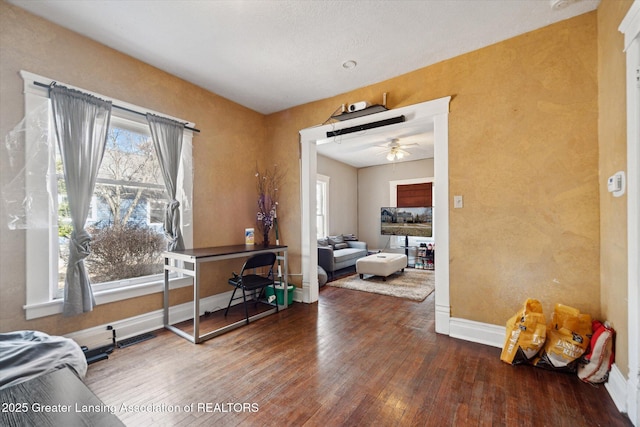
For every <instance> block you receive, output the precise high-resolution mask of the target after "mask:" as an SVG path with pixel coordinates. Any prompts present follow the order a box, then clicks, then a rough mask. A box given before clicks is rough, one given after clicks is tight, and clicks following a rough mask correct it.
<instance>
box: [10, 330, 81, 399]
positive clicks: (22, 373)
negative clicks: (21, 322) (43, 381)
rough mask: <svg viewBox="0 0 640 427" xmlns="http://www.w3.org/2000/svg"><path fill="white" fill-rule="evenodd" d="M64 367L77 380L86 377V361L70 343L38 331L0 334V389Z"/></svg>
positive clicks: (78, 348) (76, 345) (65, 339)
mask: <svg viewBox="0 0 640 427" xmlns="http://www.w3.org/2000/svg"><path fill="white" fill-rule="evenodd" d="M64 367H69V368H71V369H72V370H73V371H74V372H75V373H76V374H77V375H78V377H80V379H83V378H84V376H85V375H86V373H87V359H86V357H85V355H84V352H83V351H82V349H81V348H80V346H79V345H78V344H77V343H76V342H75V341H73V340H72V339H69V338H65V337H60V336H52V335H48V334H45V333H44V332H39V331H16V332H7V333H3V334H0V389H2V388H5V387H9V386H12V385H15V384H18V383H21V382H24V381H27V380H30V379H32V378H35V377H37V376H40V375H43V374H46V373H48V372H51V371H55V370H57V369H61V368H64Z"/></svg>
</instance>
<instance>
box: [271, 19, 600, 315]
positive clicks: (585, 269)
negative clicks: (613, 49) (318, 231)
mask: <svg viewBox="0 0 640 427" xmlns="http://www.w3.org/2000/svg"><path fill="white" fill-rule="evenodd" d="M596 37H597V31H596V13H595V12H592V13H588V14H585V15H582V16H579V17H576V18H573V19H570V20H567V21H563V22H560V23H557V24H555V25H551V26H548V27H545V28H542V29H540V30H537V31H534V32H531V33H527V34H524V35H522V36H519V37H516V38H513V39H510V40H507V41H504V42H501V43H498V44H496V45H493V46H489V47H487V48H484V49H480V50H477V51H475V52H472V53H469V54H465V55H462V56H459V57H456V58H453V59H451V60H448V61H444V62H441V63H438V64H435V65H433V66H430V67H426V68H423V69H420V70H416V71H414V72H411V73H409V74H406V75H402V76H399V77H396V78H393V79H391V80H388V81H385V82H381V83H378V84H375V85H371V86H367V87H364V88H361V89H358V90H355V91H353V92H349V93H347V94H343V95H339V96H336V97H333V98H329V99H325V100H321V101H318V102H313V103H309V104H305V105H302V106H298V107H295V108H292V109H289V110H286V111H283V112H279V113H276V114H272V115H270V116H268V118H267V126H268V133H267V139H268V140H269V141H270V142H271V143H273V144H274V146H275V147H276V150H278V151H279V152H295V153H296V154H297V153H298V150H299V148H298V145H299V142H298V134H297V132H298V130H300V129H304V128H307V127H310V126H314V125H317V124H320V123H323V122H324V121H325V120H326V119H327V117H328V116H329V115H330V114H331V112H332V111H334V110H335V109H336V107H337V106H339V105H340V104H343V103H349V102H354V101H356V100H357V101H360V100H365V101H370V102H373V103H377V102H380V99H381V97H382V93H383V92H388V93H389V97H388V106H389V107H391V108H396V107H402V106H406V105H411V104H415V103H419V102H424V101H428V100H432V99H436V98H440V97H443V96H448V95H451V96H453V99H452V101H451V108H450V111H451V114H450V116H449V155H450V164H449V168H450V189H449V190H450V194H451V195H453V194H462V195H463V196H464V197H465V207H464V208H463V209H456V210H455V211H454V210H452V211H451V214H450V226H451V229H450V240H451V252H450V255H451V259H450V266H451V281H450V285H451V287H450V288H451V314H452V316H454V317H460V318H465V319H469V320H475V321H479V322H486V323H491V324H498V325H503V324H504V323H505V322H506V320H507V319H508V318H509V317H510V316H512V315H513V313H514V312H515V311H516V310H517V309H518V308H519V306H520V305H521V304H522V302H523V301H524V300H525V299H526V298H527V297H533V298H538V299H540V300H541V301H542V302H543V304H544V306H545V309H546V311H547V313H548V314H549V315H550V314H551V309H552V307H553V304H555V303H558V302H561V303H564V304H568V305H573V306H575V307H577V308H579V309H580V310H582V311H583V312H586V313H590V314H591V315H593V316H595V317H599V316H600V314H601V311H600V260H599V247H600V242H599V221H600V219H599V214H598V209H599V195H598V142H597V117H598V112H597V107H598V103H597V95H598V92H597V41H596ZM354 71H355V72H356V73H357V69H356V70H354ZM295 161H296V162H297V157H296V159H295ZM296 164H297V163H296ZM296 179H297V181H296V182H295V185H296V186H297V185H299V179H298V178H296ZM435 179H436V180H437V179H438V177H435ZM292 206H295V209H296V211H295V212H291V214H292V216H294V217H296V218H299V216H300V211H299V209H300V208H299V202H298V201H297V200H296V201H295V203H292ZM298 230H299V227H297V228H296V236H295V239H294V240H296V241H299V240H300V236H299V231H298Z"/></svg>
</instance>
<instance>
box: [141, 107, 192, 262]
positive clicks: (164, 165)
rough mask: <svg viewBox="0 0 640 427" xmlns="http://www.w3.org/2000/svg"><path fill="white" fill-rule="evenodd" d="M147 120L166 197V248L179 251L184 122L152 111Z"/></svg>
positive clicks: (180, 245) (181, 244) (180, 246)
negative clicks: (178, 191)
mask: <svg viewBox="0 0 640 427" xmlns="http://www.w3.org/2000/svg"><path fill="white" fill-rule="evenodd" d="M147 121H148V122H149V128H150V129H151V138H152V139H153V146H154V147H155V150H156V155H157V156H158V162H159V163H160V170H161V171H162V177H163V178H164V186H165V188H166V189H167V196H168V198H169V203H167V207H166V210H165V214H164V233H165V236H166V237H167V239H168V240H169V243H168V244H167V249H168V250H170V251H174V250H182V249H184V241H183V239H182V231H181V230H180V202H178V201H177V200H176V190H177V187H178V168H179V166H180V155H181V153H182V135H183V133H184V125H183V124H182V123H178V122H176V121H174V120H171V119H167V118H165V117H158V116H154V115H153V114H147Z"/></svg>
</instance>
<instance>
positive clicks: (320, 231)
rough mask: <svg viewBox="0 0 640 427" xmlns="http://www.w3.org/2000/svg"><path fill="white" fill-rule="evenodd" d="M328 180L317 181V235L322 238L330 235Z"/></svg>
mask: <svg viewBox="0 0 640 427" xmlns="http://www.w3.org/2000/svg"><path fill="white" fill-rule="evenodd" d="M327 184H328V178H322V179H320V180H318V181H316V235H317V237H318V238H322V237H324V236H326V235H327V234H328V228H329V227H328V225H327V221H328V218H327V213H328V200H327V193H328V185H327Z"/></svg>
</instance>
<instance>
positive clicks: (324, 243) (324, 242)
mask: <svg viewBox="0 0 640 427" xmlns="http://www.w3.org/2000/svg"><path fill="white" fill-rule="evenodd" d="M318 246H329V239H327V238H326V237H323V238H322V239H318Z"/></svg>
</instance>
